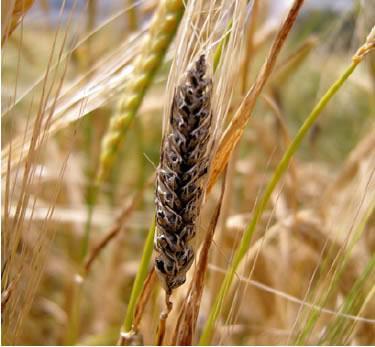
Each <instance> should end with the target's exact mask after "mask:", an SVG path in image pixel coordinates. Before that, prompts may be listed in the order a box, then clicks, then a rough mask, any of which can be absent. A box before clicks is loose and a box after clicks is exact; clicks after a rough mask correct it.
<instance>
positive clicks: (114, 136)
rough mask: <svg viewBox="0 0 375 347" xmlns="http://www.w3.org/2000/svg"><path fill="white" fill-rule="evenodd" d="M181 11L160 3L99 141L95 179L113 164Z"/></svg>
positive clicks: (171, 1) (173, 0) (173, 2)
mask: <svg viewBox="0 0 375 347" xmlns="http://www.w3.org/2000/svg"><path fill="white" fill-rule="evenodd" d="M183 11H184V1H182V0H163V1H161V2H160V5H159V7H158V9H157V11H156V13H155V16H154V18H153V22H152V23H151V26H150V29H149V30H148V33H147V34H146V37H145V39H144V43H143V47H142V49H141V54H140V56H139V57H138V59H137V60H136V61H135V63H134V69H133V71H132V74H131V76H130V78H129V80H128V82H127V83H126V84H125V86H124V94H123V96H122V98H121V100H120V101H119V104H118V107H117V110H116V112H115V114H114V116H113V117H112V118H111V121H110V124H109V129H108V130H107V133H106V135H105V137H104V139H103V142H102V148H101V153H100V163H99V172H98V180H99V181H102V180H104V179H105V178H106V177H107V176H108V174H109V172H110V170H111V168H112V165H113V162H114V160H115V158H116V154H117V152H118V148H119V146H120V145H121V143H122V141H123V139H124V133H125V132H126V130H127V129H128V128H129V126H130V124H131V122H132V120H133V118H134V116H135V114H136V112H137V110H138V108H139V106H140V105H141V102H142V99H143V96H144V94H145V92H146V90H147V88H148V87H149V85H150V84H151V81H152V78H153V76H154V75H155V72H156V70H157V68H158V67H159V66H160V64H161V62H162V60H163V58H164V55H165V52H166V50H167V48H168V46H169V44H170V43H171V41H172V38H173V36H174V34H175V32H176V30H177V27H178V24H179V22H180V19H181V17H182V14H183Z"/></svg>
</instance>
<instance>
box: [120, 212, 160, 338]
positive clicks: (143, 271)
mask: <svg viewBox="0 0 375 347" xmlns="http://www.w3.org/2000/svg"><path fill="white" fill-rule="evenodd" d="M155 225H156V224H155V218H154V220H153V222H152V224H151V227H150V229H149V231H148V235H147V239H146V242H145V245H144V248H143V254H142V259H141V263H140V265H139V269H138V272H137V275H136V277H135V280H134V284H133V288H132V292H131V294H130V300H129V305H128V309H127V311H126V316H125V320H124V323H123V324H122V327H121V335H123V334H127V333H128V332H129V331H130V330H131V329H132V326H133V319H134V313H135V309H136V305H137V301H138V298H139V296H140V294H141V293H142V288H143V283H144V281H145V279H146V277H147V273H148V267H149V264H150V260H151V256H152V250H153V248H154V234H155Z"/></svg>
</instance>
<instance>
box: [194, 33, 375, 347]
mask: <svg viewBox="0 0 375 347" xmlns="http://www.w3.org/2000/svg"><path fill="white" fill-rule="evenodd" d="M368 41H369V39H368ZM366 44H369V42H366ZM366 44H365V45H366ZM372 48H374V47H373V43H372ZM372 48H371V49H372ZM361 49H363V50H364V46H362V47H361V48H360V50H359V51H358V52H357V54H356V55H355V56H354V57H353V60H352V63H351V64H350V66H349V67H348V68H347V69H346V70H345V72H344V73H343V74H342V76H341V77H340V78H339V79H338V80H337V81H336V82H335V83H334V84H333V85H332V86H331V87H330V88H329V89H328V91H327V92H326V93H325V94H324V95H323V97H322V98H321V99H320V101H319V102H318V104H317V105H316V106H315V107H314V109H313V110H312V112H311V113H310V115H309V116H308V117H307V118H306V120H305V122H304V123H303V124H302V126H301V127H300V129H299V131H298V133H297V135H296V136H295V138H294V140H293V142H292V143H291V144H290V145H289V147H288V149H287V150H286V152H285V153H284V156H283V157H282V159H281V161H280V162H279V164H278V166H277V168H276V170H275V172H274V174H273V176H272V178H271V181H270V182H269V183H268V185H267V187H266V189H265V191H264V193H263V196H262V197H261V199H260V200H259V203H257V204H256V206H255V211H254V215H253V218H252V220H251V222H250V224H249V226H248V227H247V229H246V230H245V233H244V235H243V237H242V240H241V243H240V246H239V248H238V249H237V251H236V252H235V255H234V258H233V261H232V263H231V265H230V266H229V269H228V271H227V273H226V275H225V278H224V281H223V283H222V285H221V287H220V291H219V294H218V295H217V297H216V299H215V302H214V304H213V307H212V309H211V311H210V314H209V317H208V320H207V323H206V325H205V327H204V329H203V333H202V336H201V338H200V341H199V344H200V345H208V344H209V343H210V341H211V338H212V335H213V330H214V326H215V322H216V320H217V318H218V316H219V313H220V309H221V307H222V304H223V302H224V298H225V296H226V294H227V293H228V291H229V289H230V286H231V284H232V282H233V278H234V275H235V273H236V270H237V268H238V266H239V264H240V262H241V261H242V259H243V258H244V256H245V255H246V252H247V251H248V249H249V246H250V242H251V239H252V237H253V234H254V231H255V228H256V226H257V224H258V221H259V220H260V218H261V216H262V214H263V212H264V211H265V209H266V206H267V204H268V202H269V200H270V197H271V195H272V193H273V191H274V190H275V187H276V185H277V184H278V183H279V181H280V180H281V178H282V177H283V175H284V173H285V172H286V170H287V168H288V166H289V162H290V160H291V159H292V157H293V155H294V154H295V152H296V151H297V150H298V148H299V147H300V145H301V143H302V140H303V139H304V138H305V136H306V134H307V133H308V131H309V130H310V129H311V127H312V125H313V124H314V123H315V122H316V120H317V119H318V117H319V116H320V115H321V113H322V111H323V110H324V108H325V107H326V105H327V104H328V102H329V101H330V100H331V99H332V97H333V96H334V95H335V94H336V93H337V92H338V91H339V90H340V88H341V87H342V85H343V84H344V82H345V81H346V80H347V79H348V78H349V76H350V75H351V74H352V73H353V71H354V70H355V68H356V67H357V66H358V64H359V63H360V62H361V60H362V58H363V57H364V55H365V54H367V53H368V52H369V51H370V49H369V48H368V47H367V50H365V52H363V50H362V51H361Z"/></svg>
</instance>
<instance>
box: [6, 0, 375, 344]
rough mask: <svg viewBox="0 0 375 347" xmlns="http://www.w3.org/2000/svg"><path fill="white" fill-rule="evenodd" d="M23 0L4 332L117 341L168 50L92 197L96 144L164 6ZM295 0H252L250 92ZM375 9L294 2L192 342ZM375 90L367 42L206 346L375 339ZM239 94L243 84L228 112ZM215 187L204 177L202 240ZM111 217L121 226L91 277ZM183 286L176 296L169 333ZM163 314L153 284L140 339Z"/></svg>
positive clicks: (146, 212) (148, 340)
mask: <svg viewBox="0 0 375 347" xmlns="http://www.w3.org/2000/svg"><path fill="white" fill-rule="evenodd" d="M15 3H22V1H15ZM25 3H30V5H31V6H30V8H26V7H27V6H26V5H24V6H25V8H23V10H24V11H22V12H23V13H22V16H24V17H22V16H21V17H20V18H23V20H21V21H20V22H19V23H18V25H16V26H15V27H14V31H12V33H11V34H10V35H9V37H7V38H6V39H5V40H4V39H3V43H2V293H3V294H2V327H3V328H2V339H3V343H4V344H24V345H62V344H67V345H70V344H89V345H108V344H115V343H116V341H117V339H118V333H119V330H120V326H121V324H122V322H123V319H124V316H125V312H126V309H127V306H128V303H129V298H130V292H131V288H132V285H133V282H134V278H135V275H136V273H137V270H138V266H139V262H140V259H141V254H142V249H143V244H144V242H145V239H146V236H147V232H148V229H149V227H150V224H151V223H152V219H153V213H154V182H153V174H154V172H155V167H156V166H157V165H158V162H159V155H160V153H159V148H160V144H161V140H162V117H163V107H164V106H165V102H166V100H165V88H166V81H167V77H168V72H169V69H170V66H171V61H172V59H173V57H174V55H175V43H174V42H172V44H171V46H170V47H169V49H168V52H167V54H166V56H165V58H164V60H163V63H162V65H161V66H160V68H159V69H158V72H157V74H156V76H155V78H154V80H153V82H152V85H151V86H150V88H149V89H148V90H147V92H146V94H145V97H144V99H143V102H142V105H141V107H140V109H139V111H138V112H137V115H136V117H135V119H134V121H133V122H132V124H131V126H130V127H129V129H128V131H127V133H126V136H124V137H125V141H124V142H123V144H122V146H121V149H120V153H119V155H118V158H117V160H116V163H115V166H114V168H113V170H112V172H111V175H110V177H109V178H108V179H107V180H106V181H105V182H104V183H103V184H102V185H101V187H100V190H99V192H98V193H97V194H96V192H95V187H94V182H95V177H96V173H97V168H98V160H99V153H100V142H101V139H102V138H103V135H104V133H105V131H106V129H107V126H108V122H109V118H110V116H111V115H112V113H113V112H114V109H115V107H116V102H117V100H118V98H119V97H120V95H121V94H122V93H123V92H124V91H123V88H122V86H123V85H124V81H126V80H127V78H128V77H129V76H130V73H131V62H132V61H133V59H134V58H135V57H137V54H139V50H140V46H139V44H138V43H139V41H140V40H141V39H142V37H143V36H144V35H145V31H146V30H147V27H148V24H149V20H150V18H152V16H153V13H154V11H155V9H156V8H157V6H158V1H156V0H150V1H146V0H139V1H135V0H113V1H107V0H105V1H104V0H88V1H83V0H82V1H74V0H71V1H48V0H35V1H25ZM251 4H252V1H249V6H248V8H249V13H250V9H251ZM290 4H291V1H284V2H279V1H277V0H268V1H260V5H259V12H258V14H259V15H258V17H257V20H256V31H255V36H254V41H253V44H254V47H255V49H253V51H252V52H253V54H252V56H251V61H250V63H249V68H248V69H247V76H246V78H245V77H244V76H242V77H243V78H244V80H245V81H246V79H247V83H246V86H247V87H246V90H247V89H248V88H250V86H251V84H252V82H253V81H254V80H255V77H256V74H257V72H258V71H259V69H260V66H261V65H262V64H263V62H264V59H265V56H266V54H267V52H268V50H269V48H270V46H271V44H272V42H273V39H274V36H275V32H276V30H277V28H278V27H279V26H280V23H281V20H282V19H283V18H284V16H285V14H286V11H287V10H288V8H289V6H290ZM2 6H3V5H2ZM21 8H22V6H21ZM2 10H3V11H2V12H3V14H2V17H3V22H4V16H5V14H4V8H2ZM12 15H13V16H15V14H14V13H12ZM12 15H11V16H12ZM249 17H250V14H249ZM374 18H375V3H374V2H373V1H371V0H363V1H349V0H347V1H345V0H341V1H319V0H306V1H305V4H304V5H303V8H302V11H301V13H300V15H299V17H298V19H297V21H296V23H295V25H294V27H293V29H292V32H291V34H290V36H289V37H288V39H287V41H286V45H285V47H283V49H282V51H281V56H280V58H279V60H278V62H277V65H276V69H275V72H274V73H273V74H272V76H271V78H270V80H269V82H268V84H267V86H266V88H265V91H264V92H263V93H262V96H261V97H260V98H259V99H258V100H257V104H256V108H255V110H254V112H253V116H252V118H251V120H250V122H249V124H248V125H247V127H246V129H245V132H244V134H243V136H242V138H241V141H240V143H239V146H238V147H237V148H236V150H235V152H234V154H233V156H232V158H231V160H230V163H229V168H228V174H227V175H228V178H227V189H226V196H225V198H224V202H223V206H222V212H221V216H220V219H219V223H218V226H217V229H216V233H215V238H214V243H213V246H212V248H211V250H210V257H209V266H208V273H207V276H206V282H205V288H204V292H203V298H202V304H201V307H200V313H199V318H198V325H197V336H196V337H195V339H196V340H195V341H197V339H198V338H199V334H200V333H201V331H202V328H203V326H204V324H205V321H206V320H207V316H208V313H209V310H210V307H211V305H212V302H213V299H214V297H215V295H216V293H217V290H218V287H219V285H220V283H221V281H222V280H223V274H225V272H226V269H227V267H228V263H229V262H230V259H231V257H232V256H233V253H234V250H235V248H236V247H237V246H238V243H239V240H240V238H241V235H242V234H243V232H244V229H245V228H246V226H247V224H248V223H249V220H250V217H251V213H252V210H253V207H254V204H255V203H256V201H257V198H259V194H260V192H261V191H262V189H264V187H265V185H266V183H267V182H268V180H269V178H270V177H271V175H272V173H273V170H274V169H275V167H276V165H277V163H278V161H279V160H280V158H281V156H282V154H283V152H284V151H285V148H286V145H287V143H288V142H289V141H290V140H291V139H292V138H293V137H294V135H295V133H296V131H297V130H298V128H299V127H300V126H301V124H302V122H303V120H304V119H305V118H306V117H307V115H308V114H309V113H310V111H311V110H312V108H313V107H314V105H315V104H316V103H317V102H318V100H319V98H320V97H321V96H322V95H323V93H324V92H325V91H326V90H327V88H328V87H329V86H330V85H331V84H332V83H333V82H334V81H335V80H336V79H337V78H338V77H339V76H340V74H341V73H342V72H343V71H344V69H345V68H346V67H347V66H348V65H349V64H350V61H351V57H352V56H353V54H354V53H355V51H356V50H357V48H358V47H359V46H360V45H361V44H362V43H363V42H364V40H365V38H366V36H367V34H368V33H369V31H370V30H371V27H372V26H373V25H374V24H375V21H374ZM224 25H225V23H223V26H224ZM254 47H253V48H254ZM374 95H375V54H374V52H373V53H372V54H369V55H368V56H367V57H366V58H365V60H364V61H363V63H362V64H361V65H360V66H359V67H358V69H357V70H356V71H355V73H354V74H353V75H352V76H351V77H350V78H349V80H348V81H347V82H346V83H345V85H344V86H343V88H342V89H341V90H340V91H339V93H338V94H337V95H336V96H335V97H334V99H333V100H332V101H331V103H330V104H329V105H328V107H327V108H326V109H325V110H324V111H323V112H324V113H323V116H322V117H321V118H320V119H319V120H318V122H317V123H316V124H314V126H313V129H312V131H311V132H310V133H309V135H308V138H307V139H306V140H305V141H304V142H303V144H302V146H301V148H300V150H299V151H298V153H297V154H296V156H295V158H294V159H293V162H292V164H291V165H290V167H289V169H288V173H287V175H286V176H285V178H284V180H283V181H282V184H280V186H278V188H277V190H276V191H275V192H274V194H273V195H272V197H271V203H270V204H269V206H268V208H267V210H266V212H265V214H264V215H263V216H262V219H261V221H260V224H259V225H258V227H257V229H256V233H255V238H254V240H253V242H252V246H251V248H250V250H249V252H248V255H247V258H246V261H245V262H243V263H242V264H241V267H240V269H239V271H238V272H237V274H238V276H237V277H236V280H235V284H234V286H233V288H232V289H231V291H230V293H229V295H228V297H227V299H226V300H225V302H224V303H223V307H222V312H221V314H220V319H219V321H218V322H217V324H216V328H215V336H214V340H213V343H215V344H227V345H230V344H234V345H246V344H260V345H261V344H269V345H270V344H287V343H290V344H292V343H295V342H296V341H297V338H298V337H301V336H302V335H303V333H304V332H306V335H303V336H304V339H303V340H299V341H303V342H304V343H308V344H328V343H330V344H334V343H343V344H368V345H372V344H375V299H374V283H375V261H374V254H375V217H374V212H373V208H374V206H375V178H374V169H375V129H374V119H375V118H374V116H375V97H374ZM242 96H243V94H242V92H241V90H240V83H238V88H236V90H234V91H233V101H232V104H233V106H232V109H231V112H232V110H233V109H235V108H236V107H238V104H239V100H241V98H242ZM38 122H39V123H40V124H39V126H37V124H38ZM36 139H37V140H36ZM34 140H36V142H35V143H34V142H33V141H34ZM33 143H34V145H35V149H33V150H32V151H30V150H29V148H30V147H29V146H30V144H33ZM219 195H220V184H216V185H215V186H214V187H213V190H212V192H211V194H210V195H209V196H208V198H207V203H206V204H205V206H204V209H203V211H202V217H201V228H200V229H201V230H200V232H199V235H198V237H197V241H196V244H197V245H196V248H197V249H198V245H199V244H200V240H202V239H203V236H204V231H205V230H206V229H207V227H208V220H209V218H210V216H211V214H212V210H213V207H214V203H215V201H217V200H218V199H219ZM123 211H125V212H126V215H125V217H124V218H122V220H119V219H118V216H119V214H120V213H121V212H123ZM113 228H117V229H118V231H119V232H118V233H117V235H116V237H115V238H114V239H112V240H111V241H110V242H108V244H107V245H106V246H105V247H103V248H102V249H101V251H100V254H98V256H97V257H96V258H95V260H94V261H93V262H92V264H91V265H90V268H89V271H85V269H86V270H87V267H86V268H85V264H86V265H87V259H88V257H90V255H92V254H93V251H94V250H95V247H96V246H97V245H98V243H99V242H100V240H102V239H103V237H104V236H105V235H107V233H108V232H110V231H111V230H113ZM150 267H151V264H150ZM336 270H337V272H335V271H336ZM250 273H251V276H250ZM77 281H78V282H79V285H78V286H77ZM81 282H82V283H81ZM78 287H79V289H77V288H78ZM186 287H187V285H185V286H184V287H182V288H181V289H179V290H178V291H177V292H176V293H175V295H174V300H173V301H174V307H175V309H174V311H173V312H172V316H171V318H170V319H169V324H170V326H169V328H170V329H173V322H174V321H175V320H176V317H177V314H178V308H179V307H180V305H181V303H182V302H183V300H184V297H185V295H186ZM327 293H328V295H326V294H327ZM162 307H163V296H162V290H161V288H160V286H159V284H158V283H157V282H155V284H154V286H153V290H152V293H151V297H150V299H149V304H148V305H147V306H146V310H145V312H144V313H143V317H142V321H141V325H140V333H141V335H142V338H143V341H144V343H145V344H153V343H154V336H155V331H156V328H157V323H158V316H159V314H160V311H161V309H162ZM314 308H315V309H314ZM317 308H318V309H317ZM315 313H318V318H317V321H316V323H314V324H313V327H312V329H311V331H309V330H308V329H306V327H309V326H310V325H309V324H310V323H311V319H312V317H313V315H314V314H315ZM309 322H310V323H309ZM167 338H168V335H167Z"/></svg>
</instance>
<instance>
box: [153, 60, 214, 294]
mask: <svg viewBox="0 0 375 347" xmlns="http://www.w3.org/2000/svg"><path fill="white" fill-rule="evenodd" d="M205 59H206V58H205V56H204V55H201V56H200V57H199V59H198V60H197V61H196V62H195V64H194V66H193V67H192V68H191V69H190V70H189V71H188V72H187V74H186V77H185V79H184V80H183V81H182V83H181V84H180V85H178V87H177V88H176V90H175V93H174V96H173V103H172V107H171V114H170V118H169V122H170V127H169V132H168V134H167V135H166V136H165V140H164V143H163V147H162V152H161V160H160V167H159V170H158V174H157V184H156V222H157V233H156V237H155V249H156V251H157V256H156V258H155V268H156V271H157V273H158V275H159V278H160V279H161V281H162V283H163V286H164V288H165V290H166V292H167V293H170V292H171V291H172V290H173V289H175V288H177V287H179V286H180V285H182V284H183V283H184V282H185V280H186V272H187V271H188V270H189V268H190V266H191V264H192V262H193V258H194V251H193V249H192V247H191V246H190V245H189V241H190V240H191V239H192V238H193V237H194V236H195V233H196V222H197V219H198V216H199V211H200V205H201V203H202V197H203V193H204V190H203V188H202V181H203V180H202V178H203V177H204V176H205V175H206V173H207V170H208V164H209V155H208V151H207V147H208V146H207V145H208V143H209V139H210V134H211V129H210V128H211V119H212V113H211V89H212V82H211V79H210V77H208V76H207V74H206V71H207V66H206V60H205Z"/></svg>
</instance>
